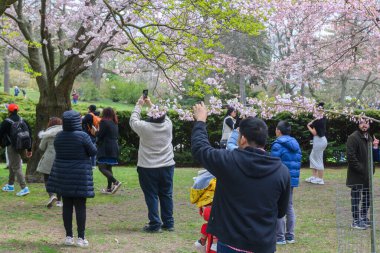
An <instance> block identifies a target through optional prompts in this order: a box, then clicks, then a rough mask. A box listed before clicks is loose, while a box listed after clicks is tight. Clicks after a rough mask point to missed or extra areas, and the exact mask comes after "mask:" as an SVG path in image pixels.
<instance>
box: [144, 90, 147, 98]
mask: <svg viewBox="0 0 380 253" xmlns="http://www.w3.org/2000/svg"><path fill="white" fill-rule="evenodd" d="M147 97H148V90H143V98H144V99H146V98H147Z"/></svg>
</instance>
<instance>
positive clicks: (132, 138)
mask: <svg viewBox="0 0 380 253" xmlns="http://www.w3.org/2000/svg"><path fill="white" fill-rule="evenodd" d="M81 113H83V114H85V113H86V112H85V111H83V112H81ZM357 113H358V114H359V113H360V112H359V111H358V112H357ZM365 114H366V115H367V116H369V117H373V118H376V119H380V112H379V111H378V110H367V111H365ZM117 115H118V118H119V133H120V139H119V144H120V150H121V152H120V157H119V159H120V163H121V164H136V163H137V151H138V146H139V138H138V136H137V135H136V134H135V133H134V132H133V131H132V129H131V128H130V126H129V118H130V115H131V111H119V112H117ZM143 115H144V114H143ZM21 116H22V117H23V118H24V119H25V120H27V121H28V123H29V124H30V125H31V126H32V127H33V128H34V125H35V114H34V113H21ZM5 117H6V114H5V113H0V118H1V119H4V118H5ZM169 117H170V118H171V119H172V121H173V147H174V149H175V161H176V164H177V166H197V165H198V164H197V162H196V161H194V160H193V158H192V156H191V151H190V146H191V143H190V139H191V130H192V125H193V122H187V121H181V120H179V119H178V114H177V113H176V112H169ZM223 118H224V115H212V116H210V117H209V118H208V120H207V126H208V127H207V129H208V134H209V139H210V143H211V145H215V142H219V140H220V137H221V129H222V122H223ZM279 120H288V121H289V123H290V124H291V126H292V134H291V135H292V136H293V137H295V138H296V139H297V141H298V142H299V144H300V146H301V149H302V154H303V156H302V162H303V163H304V165H307V164H308V159H309V154H310V152H311V148H312V145H311V144H310V141H311V140H312V136H311V134H310V133H309V131H308V130H307V127H306V125H307V123H308V122H310V121H311V120H312V115H299V116H298V117H296V118H294V117H292V115H290V114H288V113H282V114H279V115H277V116H276V117H274V118H272V119H270V120H266V123H267V125H268V129H269V139H268V145H267V147H266V148H267V150H269V149H270V143H272V142H273V141H274V140H275V138H276V137H275V128H276V125H277V123H278V121H279ZM356 129H357V125H356V124H355V123H353V122H351V121H350V120H349V119H348V118H346V117H342V116H339V117H336V118H329V119H328V123H327V136H326V137H327V139H328V147H327V149H326V151H325V160H326V162H327V163H328V164H341V163H345V143H346V140H347V137H348V135H349V134H351V133H352V132H354V131H355V130H356ZM370 132H371V133H372V134H373V133H374V134H375V135H376V134H377V135H378V136H377V137H378V138H379V137H380V126H379V124H377V123H372V124H371V128H370ZM2 154H3V153H2Z"/></svg>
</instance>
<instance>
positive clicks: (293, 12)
mask: <svg viewBox="0 0 380 253" xmlns="http://www.w3.org/2000/svg"><path fill="white" fill-rule="evenodd" d="M271 4H272V6H273V9H274V11H273V12H272V13H271V15H270V16H269V17H268V22H266V26H267V31H268V33H269V34H270V36H271V37H272V46H273V52H274V53H273V54H274V57H273V60H272V67H271V69H270V71H269V72H268V75H267V80H268V83H272V84H275V85H274V87H281V90H280V92H284V91H285V92H293V91H294V90H297V89H300V90H301V94H302V95H304V94H305V87H306V86H307V87H309V89H310V91H311V93H313V92H314V90H315V88H318V87H323V86H324V84H325V83H326V79H331V78H333V79H335V80H338V81H339V88H340V90H341V92H340V96H339V99H340V101H341V103H342V104H343V103H344V98H345V96H346V94H347V90H348V84H349V81H350V80H356V83H358V81H362V86H361V89H359V91H358V95H359V96H361V94H363V91H364V90H365V89H366V88H367V87H368V86H369V85H370V84H373V83H374V82H375V81H376V80H377V79H378V76H377V73H378V72H379V71H378V69H377V68H378V64H376V62H378V60H379V58H378V57H379V56H378V54H377V53H375V54H374V52H378V51H379V50H378V48H379V43H380V40H379V31H378V30H377V31H376V29H378V24H377V22H378V20H377V19H376V18H374V15H375V14H374V11H373V10H376V8H375V7H376V1H373V0H368V1H343V0H335V1H320V2H315V1H271ZM375 13H377V11H376V12H375ZM377 14H378V13H377ZM276 84H277V85H276ZM278 84H280V86H279V85H278Z"/></svg>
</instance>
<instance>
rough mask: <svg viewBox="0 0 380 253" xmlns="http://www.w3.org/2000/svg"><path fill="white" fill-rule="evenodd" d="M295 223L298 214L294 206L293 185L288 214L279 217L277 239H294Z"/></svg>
mask: <svg viewBox="0 0 380 253" xmlns="http://www.w3.org/2000/svg"><path fill="white" fill-rule="evenodd" d="M295 225H296V214H295V213H294V208H293V187H291V190H290V196H289V204H288V208H287V210H286V215H285V217H283V218H281V219H277V229H276V230H277V241H284V240H294V227H295Z"/></svg>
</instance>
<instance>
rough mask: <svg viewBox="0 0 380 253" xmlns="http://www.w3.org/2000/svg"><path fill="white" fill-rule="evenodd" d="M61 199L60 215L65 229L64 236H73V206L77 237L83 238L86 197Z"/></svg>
mask: <svg viewBox="0 0 380 253" xmlns="http://www.w3.org/2000/svg"><path fill="white" fill-rule="evenodd" d="M62 199H63V210H62V217H63V225H64V226H65V230H66V236H70V237H73V208H74V207H75V216H76V218H77V227H78V237H80V238H82V239H84V231H85V229H86V198H70V197H62Z"/></svg>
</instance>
